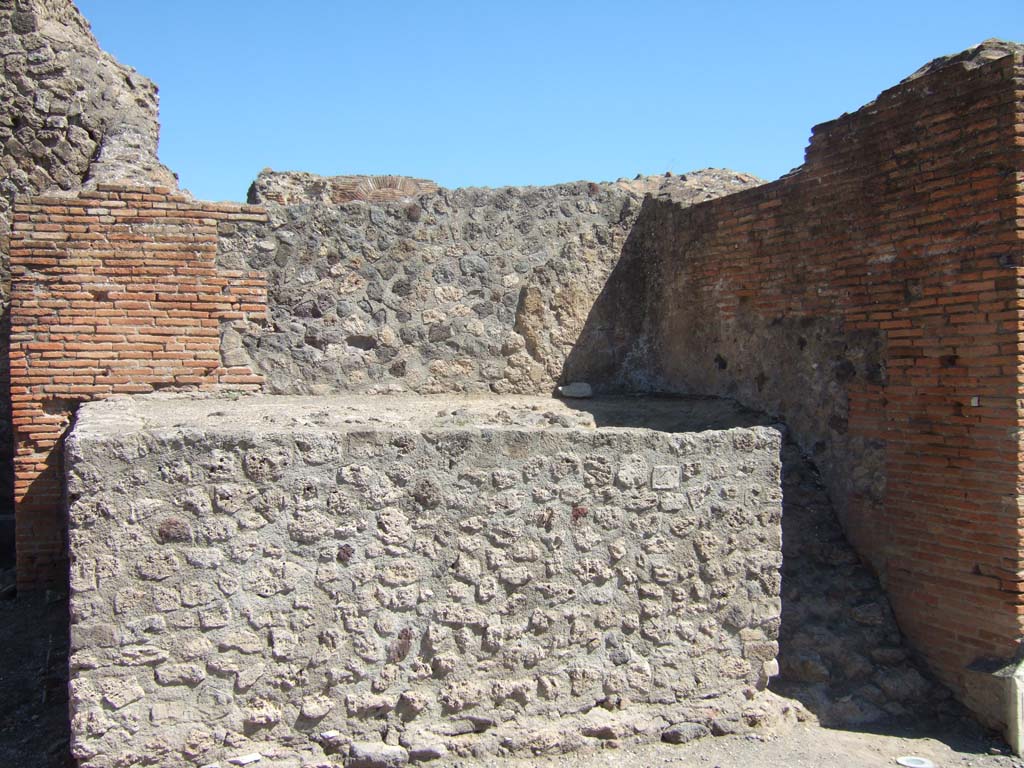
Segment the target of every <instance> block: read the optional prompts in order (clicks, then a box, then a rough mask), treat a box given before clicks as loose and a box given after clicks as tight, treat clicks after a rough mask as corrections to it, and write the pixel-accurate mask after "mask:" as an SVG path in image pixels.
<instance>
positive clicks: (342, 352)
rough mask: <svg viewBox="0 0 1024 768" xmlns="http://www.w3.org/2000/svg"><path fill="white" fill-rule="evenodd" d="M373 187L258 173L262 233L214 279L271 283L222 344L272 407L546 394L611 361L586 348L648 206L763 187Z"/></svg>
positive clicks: (598, 336)
mask: <svg viewBox="0 0 1024 768" xmlns="http://www.w3.org/2000/svg"><path fill="white" fill-rule="evenodd" d="M376 178H377V177H333V178H331V177H315V176H311V175H309V174H294V173H285V174H278V173H273V172H270V171H265V172H264V173H263V174H261V175H260V177H259V179H257V180H256V182H255V183H254V184H253V188H252V190H251V191H250V199H251V200H252V201H253V202H259V203H262V204H264V205H266V206H267V208H268V210H269V212H270V219H271V220H270V222H269V223H268V224H266V225H258V226H256V225H239V226H233V227H231V228H230V229H228V230H225V231H224V232H222V235H221V240H220V262H221V264H222V265H224V266H227V267H248V268H255V269H260V270H265V271H266V272H267V275H268V284H269V289H270V305H271V321H272V323H271V326H270V327H269V328H268V329H259V328H252V327H248V326H244V327H238V328H233V327H225V328H224V329H223V334H224V336H223V338H224V343H225V345H226V346H227V347H229V348H230V353H231V355H232V360H233V361H235V360H236V358H237V361H238V362H240V363H243V362H247V361H251V363H252V364H253V365H254V366H255V367H256V368H257V369H258V370H259V371H260V372H261V373H263V374H264V375H265V376H266V377H267V383H268V387H269V389H270V391H271V392H277V393H282V394H294V393H308V394H325V393H329V392H339V391H364V392H386V391H405V392H420V393H438V392H485V393H486V392H496V393H519V394H548V393H550V392H551V391H552V390H553V388H554V386H555V384H556V383H558V382H561V381H563V370H562V369H563V365H564V363H565V360H566V358H567V356H568V355H569V352H570V350H572V349H574V348H576V350H577V351H576V355H577V356H580V355H584V356H594V355H596V356H598V357H600V358H601V359H604V357H605V356H606V355H607V351H608V349H609V343H608V339H606V338H605V337H604V334H603V331H601V330H599V329H598V330H595V331H593V332H590V333H588V335H587V336H585V337H581V333H583V331H584V328H585V326H586V322H587V318H588V315H589V312H590V309H591V306H592V305H593V303H594V301H595V299H596V298H597V296H598V294H599V293H600V292H601V289H602V288H603V287H604V282H605V280H606V278H607V277H608V275H609V274H610V273H611V270H612V268H613V267H614V266H615V263H616V261H617V260H618V258H619V254H620V253H621V252H622V250H623V248H624V247H625V245H626V241H627V238H628V236H629V233H630V229H631V227H632V226H633V223H634V222H635V220H636V217H637V214H638V213H639V210H640V204H641V201H642V199H643V195H644V194H646V193H652V194H657V195H659V196H665V197H671V198H672V199H677V200H680V201H684V202H687V203H694V202H698V201H700V200H704V199H711V198H713V197H717V196H719V195H723V194H727V193H729V192H734V191H737V190H740V189H745V188H747V187H750V186H753V185H755V184H757V183H758V180H757V179H756V178H755V177H752V176H748V175H746V174H738V173H735V172H732V171H719V170H713V169H709V170H705V171H698V172H695V173H693V174H689V175H686V176H668V177H646V178H642V179H638V180H634V181H633V182H624V181H623V182H616V183H605V184H596V183H591V182H577V183H573V184H561V185H557V186H552V187H523V188H517V187H507V188H500V189H472V188H470V189H451V190H450V189H438V188H436V187H435V186H434V185H431V184H429V183H428V182H423V181H422V180H414V179H404V180H402V177H388V178H391V179H392V185H391V187H390V188H391V189H394V190H398V191H400V192H401V195H399V196H400V197H402V198H403V199H396V198H394V196H391V195H389V194H384V192H385V191H386V190H387V189H388V188H387V187H383V186H382V187H381V188H380V189H377V190H376V191H374V192H373V193H372V194H371V193H370V192H366V194H360V195H356V194H355V193H354V192H353V190H354V189H355V188H356V187H358V186H359V184H363V185H364V186H366V185H370V184H371V182H373V180H374V179H376ZM360 179H361V180H362V181H359V180H360ZM373 183H377V182H373ZM367 189H369V187H367ZM396 194H397V192H396ZM584 350H585V352H584Z"/></svg>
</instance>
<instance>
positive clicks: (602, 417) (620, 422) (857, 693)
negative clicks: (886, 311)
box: [561, 197, 962, 727]
mask: <svg viewBox="0 0 1024 768" xmlns="http://www.w3.org/2000/svg"><path fill="white" fill-rule="evenodd" d="M673 209H674V210H673ZM677 210H681V209H678V208H676V207H675V206H671V205H666V204H665V203H663V202H661V201H657V200H654V199H653V198H650V197H648V198H647V199H646V200H645V201H644V204H643V206H642V208H641V212H640V215H639V217H638V219H637V221H636V224H635V226H634V227H633V229H632V231H631V232H630V234H629V237H628V238H627V240H626V243H625V245H624V247H623V250H622V255H621V258H620V259H619V261H618V263H617V265H616V266H615V268H614V270H613V271H612V273H611V275H610V277H609V279H608V281H607V283H606V284H605V285H604V287H603V289H602V290H601V292H600V295H599V296H598V298H597V300H596V301H595V303H594V305H593V307H592V309H591V311H590V313H589V315H588V317H587V319H586V322H585V324H584V327H583V330H582V332H581V334H580V338H579V341H578V342H577V344H576V345H575V346H574V347H573V349H572V350H571V352H570V353H569V355H568V356H567V358H566V362H565V366H564V369H563V371H562V376H561V381H563V382H567V383H568V382H573V381H585V382H587V383H589V384H591V386H592V387H593V389H594V391H595V392H596V393H599V394H614V395H619V396H621V397H617V398H614V400H615V401H618V402H619V406H618V407H617V408H612V409H609V408H608V407H607V400H605V399H604V398H601V397H598V398H595V399H593V400H588V399H578V400H569V401H567V402H568V404H569V405H570V406H571V407H573V408H576V409H579V410H582V411H587V412H590V413H592V414H593V417H594V420H595V423H597V425H598V426H611V427H645V428H651V429H659V430H665V431H699V430H700V429H709V428H717V429H720V428H729V427H732V426H751V425H754V424H773V423H777V422H778V421H779V419H778V414H780V413H782V412H783V410H784V409H783V400H782V398H783V397H785V395H783V394H776V392H777V390H779V388H780V387H781V388H782V389H783V390H788V391H789V394H788V396H789V397H793V395H794V392H800V391H801V389H800V388H801V387H803V388H805V389H810V383H811V382H812V381H813V380H812V378H811V377H810V376H808V375H805V373H804V372H803V369H804V368H806V367H807V366H809V365H813V364H815V361H817V360H825V361H837V362H835V367H836V369H837V371H839V374H840V376H841V374H842V370H844V366H843V361H844V360H845V359H846V358H845V357H844V355H848V354H850V352H851V350H852V349H856V348H857V345H860V346H861V347H864V348H869V349H871V350H876V347H877V339H876V338H874V337H872V338H870V339H866V340H864V339H853V340H852V341H851V340H850V338H849V335H848V336H847V337H846V338H844V337H843V336H842V332H841V325H840V323H839V321H838V320H837V319H836V318H830V317H816V318H801V317H795V318H787V317H781V318H778V319H777V320H776V321H774V322H771V323H765V322H763V320H762V321H760V322H759V320H758V318H757V317H756V312H753V311H751V310H750V308H749V307H748V308H745V309H744V308H741V311H740V312H738V313H737V317H736V326H735V327H733V328H728V327H727V326H726V325H725V324H723V323H721V321H720V320H719V318H718V317H717V316H716V314H715V312H714V311H713V308H711V307H702V306H701V304H700V297H699V296H697V295H692V296H690V295H687V289H686V286H685V282H684V281H685V276H684V274H683V267H684V265H685V263H686V257H687V253H686V249H685V247H684V248H683V249H682V250H680V248H679V242H677V240H676V233H677V232H678V231H679V230H678V229H677V227H676V226H666V224H675V223H676V222H675V221H673V216H674V214H675V212H676V211H677ZM683 240H685V238H683ZM680 287H682V290H680ZM673 329H677V330H676V333H682V334H686V335H687V336H688V339H687V340H686V341H681V340H679V339H666V335H667V334H670V333H671V332H672V330H673ZM691 329H692V331H691ZM738 337H744V338H743V339H742V342H741V343H738V340H737V339H738ZM718 340H725V343H723V344H722V345H721V347H720V348H721V349H724V348H728V349H729V350H731V352H730V356H733V357H735V354H734V352H735V351H736V350H740V351H742V350H743V349H744V348H745V345H746V346H747V347H749V346H754V345H756V346H759V347H760V349H757V350H752V352H751V356H750V359H749V360H747V359H737V360H734V361H728V360H725V359H724V357H722V356H721V355H720V354H716V353H715V346H716V341H718ZM786 345H788V347H787V346H786ZM790 347H791V348H790ZM680 348H682V349H684V350H685V355H686V361H685V362H686V364H687V365H689V366H690V369H689V370H686V369H685V368H684V369H683V370H682V371H681V370H680V366H679V363H678V361H668V362H667V363H666V361H665V360H664V359H663V358H664V356H665V355H666V354H672V350H673V349H675V350H678V349H680ZM666 350H668V351H667V352H666ZM876 354H877V351H876ZM764 355H774V356H775V357H776V358H778V360H777V361H776V365H777V366H778V368H785V367H787V366H788V367H789V369H790V370H791V371H792V378H791V379H788V380H786V381H782V382H779V381H775V382H768V381H766V380H765V377H764V374H763V373H761V374H760V375H758V373H757V371H758V370H759V369H760V368H759V366H761V365H763V364H764V363H763V361H762V360H759V359H758V358H759V356H761V357H763V356H764ZM868 357H872V356H870V355H869V356H868ZM873 359H874V357H872V360H873ZM708 361H710V362H708ZM868 362H871V361H868ZM857 364H858V368H864V367H866V366H867V363H865V362H864V361H862V360H858V361H857ZM846 365H847V366H849V365H850V364H849V363H846ZM701 368H705V369H706V370H701ZM666 371H667V374H666ZM746 379H749V381H746ZM748 386H749V387H750V388H752V390H753V391H755V392H756V393H757V394H758V395H759V396H760V397H750V396H748V393H747V392H746V390H745V388H746V387H748ZM638 394H644V395H646V397H645V398H643V399H637V400H635V401H632V402H633V405H634V407H630V402H631V398H630V397H629V396H630V395H638ZM652 394H653V395H660V397H655V398H654V399H652V398H651V395H652ZM709 395H710V396H709ZM833 395H834V393H831V392H828V391H822V392H808V393H807V397H808V398H816V399H820V400H822V401H823V402H826V403H827V406H828V407H829V408H832V409H833V410H836V411H837V412H841V413H845V408H846V400H845V398H839V399H837V398H835V397H834V396H833ZM723 398H727V399H723ZM737 401H738V402H737ZM751 401H754V402H758V403H759V404H761V405H768V406H769V407H768V408H766V409H765V410H767V411H768V412H769V413H768V414H766V413H764V412H762V411H758V410H752V409H750V408H747V407H744V405H743V404H746V403H750V402H751ZM652 402H653V403H656V404H657V403H661V405H659V406H655V407H654V408H653V411H654V412H653V413H652V408H651V407H650V406H649V405H648V404H650V403H652ZM738 403H739V404H738ZM804 415H805V414H801V415H798V417H797V418H801V417H803V416H804ZM840 420H841V419H840V417H833V423H832V424H830V426H831V427H832V428H834V429H835V428H838V429H843V427H844V425H843V424H840V423H839V422H840ZM795 426H801V427H802V426H804V425H803V424H801V425H795ZM783 429H785V430H786V431H787V432H788V431H789V430H788V428H786V427H783ZM798 431H799V430H798ZM806 432H807V430H805V433H806ZM810 433H811V434H814V431H813V430H810ZM795 437H796V436H795V435H789V437H788V439H787V440H786V441H785V444H784V447H783V451H782V456H781V460H782V486H783V520H782V529H783V555H784V560H783V566H782V569H781V595H782V618H781V625H780V626H779V627H778V637H779V644H780V648H779V654H778V659H779V664H780V675H779V676H778V677H777V678H776V679H775V680H774V681H773V683H772V688H773V690H776V691H777V692H779V693H781V694H783V695H786V696H789V697H792V698H795V699H797V700H799V701H800V702H801V703H803V704H804V705H805V706H806V707H807V708H808V709H809V710H811V712H813V713H814V714H815V715H816V716H817V717H818V718H819V720H820V721H821V722H822V724H824V725H828V726H839V727H852V726H858V727H859V726H864V725H866V724H869V723H874V724H878V723H880V722H882V721H885V722H889V723H891V722H894V721H900V720H901V719H907V720H910V719H915V718H917V719H920V718H929V717H937V716H943V715H950V716H956V717H958V716H961V715H962V709H961V708H960V707H959V705H957V704H956V703H955V702H954V701H953V700H952V698H951V696H950V694H949V691H948V690H946V689H945V688H944V687H943V686H942V685H940V684H939V683H936V682H935V681H934V679H933V677H932V676H931V675H930V674H929V673H928V672H927V671H925V667H924V666H923V665H921V664H919V663H918V661H917V660H916V659H914V658H913V657H912V654H911V651H910V650H909V648H908V647H907V646H906V644H905V642H904V639H903V636H902V634H901V632H900V630H899V627H898V626H897V624H896V621H895V618H894V616H893V613H892V610H891V608H890V605H889V601H888V599H887V597H886V596H885V593H884V591H883V590H882V587H881V585H880V583H879V581H878V579H877V578H876V577H875V575H874V574H873V573H872V571H871V569H870V568H869V567H868V566H866V565H865V564H864V563H863V562H862V561H861V559H860V558H859V557H858V555H857V554H856V552H855V551H854V550H853V548H852V547H851V545H850V544H849V543H848V541H847V539H846V536H845V535H844V533H843V529H842V527H841V525H840V523H839V520H838V518H837V516H836V514H835V510H834V508H833V504H832V500H831V499H830V498H829V493H828V491H827V490H826V488H825V486H824V484H823V483H822V480H821V477H820V476H819V474H818V470H817V468H816V467H815V464H814V461H813V460H812V458H809V457H808V455H807V454H805V453H804V452H803V451H802V450H801V448H800V447H799V446H798V445H797V443H796V442H795V439H794V438H795ZM809 452H810V455H811V456H812V457H816V458H820V459H825V458H826V457H827V452H826V449H825V448H824V447H818V446H809ZM819 454H820V456H819Z"/></svg>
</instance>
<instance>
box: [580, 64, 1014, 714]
mask: <svg viewBox="0 0 1024 768" xmlns="http://www.w3.org/2000/svg"><path fill="white" fill-rule="evenodd" d="M1022 74H1024V73H1022V69H1021V53H1020V50H1019V48H1018V49H1014V48H1013V47H1012V46H1010V47H1006V46H1003V45H998V44H989V45H987V46H983V47H982V48H980V49H977V50H973V51H969V52H967V53H966V54H964V55H962V56H960V57H957V58H955V59H952V60H946V61H942V62H939V63H938V64H937V65H935V66H933V67H931V68H929V69H926V70H925V71H923V72H921V73H919V74H918V75H917V76H915V77H914V78H912V79H910V80H908V81H906V82H904V83H901V84H900V85H898V86H896V87H895V88H892V89H890V90H889V91H886V92H885V93H883V94H882V95H881V96H880V97H879V98H878V99H877V100H876V101H875V102H874V103H872V104H870V105H868V106H866V107H864V108H863V109H861V110H859V111H858V112H856V113H854V114H852V115H846V116H844V117H842V118H840V119H838V120H836V121H834V122H831V123H826V124H824V125H821V126H818V127H817V128H816V129H815V132H814V137H813V140H812V142H811V145H810V148H809V149H808V152H807V162H806V164H805V165H804V166H802V167H801V168H799V169H798V170H797V171H796V172H794V173H792V174H790V175H789V176H787V177H784V178H783V179H781V180H779V181H777V182H774V183H772V184H768V185H765V186H763V187H760V188H758V189H754V190H750V191H746V192H741V193H739V194H737V195H733V196H730V197H727V198H723V199H720V200H717V201H713V202H710V203H705V204H702V205H698V206H695V207H693V208H689V209H682V208H680V207H679V206H675V205H672V204H670V203H665V202H660V201H656V200H649V201H647V202H646V203H645V206H644V209H643V211H642V212H641V214H640V216H639V219H638V224H637V227H636V231H635V232H634V235H633V238H632V239H631V242H632V244H633V246H634V247H633V248H631V250H630V252H629V253H627V254H626V255H624V256H623V259H622V260H621V261H620V262H619V267H618V268H617V270H616V272H615V273H614V274H613V275H612V277H611V278H610V280H609V283H608V287H607V289H606V291H605V293H604V294H603V295H602V297H601V300H600V301H599V302H598V305H597V306H596V307H595V309H594V311H593V313H592V315H591V318H590V320H588V323H595V324H597V325H606V324H607V323H609V322H618V323H619V324H620V326H621V327H622V328H623V330H621V331H620V333H619V335H620V336H621V337H624V338H632V339H633V341H632V342H630V343H628V344H624V345H623V346H622V347H621V348H620V349H619V350H618V352H617V355H618V357H619V360H620V361H622V362H621V363H620V366H619V368H618V371H617V376H613V377H608V378H606V379H605V381H606V383H607V385H608V386H610V387H615V386H619V387H621V386H625V387H630V386H631V385H632V384H633V383H635V382H636V381H638V377H639V381H640V382H641V383H647V384H649V383H650V382H653V383H654V385H655V386H657V387H659V388H663V389H667V390H674V391H690V392H698V393H703V394H719V395H726V396H730V397H735V398H737V399H738V400H740V401H741V402H743V403H744V404H746V405H749V406H752V407H757V408H762V409H765V410H766V411H768V412H769V413H773V414H776V415H778V416H779V417H781V418H782V419H783V420H784V421H785V422H786V423H787V425H788V426H789V427H790V429H791V430H792V431H793V433H794V435H795V436H796V437H797V438H798V439H799V441H800V442H801V444H802V445H803V446H804V448H805V449H806V450H808V451H809V452H810V453H811V454H812V455H813V456H814V458H815V459H816V461H817V462H818V463H819V466H821V468H822V470H823V474H824V476H825V478H826V481H827V484H828V486H829V489H830V492H831V494H832V496H833V501H834V502H835V503H836V506H837V509H838V511H839V513H840V516H841V519H842V521H843V523H844V526H845V528H846V531H847V533H848V535H849V536H850V537H851V539H852V541H853V543H854V544H855V545H856V546H857V548H858V550H859V551H860V552H861V553H862V555H864V556H866V557H867V558H868V559H869V560H870V562H871V563H872V564H873V566H874V567H875V569H876V570H877V571H878V573H879V574H880V575H881V577H882V580H883V583H884V585H885V586H886V589H887V591H888V594H889V596H890V599H891V601H892V603H893V607H894V609H895V611H896V614H897V617H898V619H899V622H900V626H901V628H902V629H903V630H904V631H905V632H906V633H907V635H908V636H909V637H910V639H911V641H912V642H913V643H914V645H915V646H916V647H917V648H918V649H919V650H921V651H923V652H924V653H925V654H926V656H927V658H928V659H929V661H930V662H931V664H932V666H933V668H934V669H935V670H937V671H938V672H939V673H940V674H941V676H942V677H943V679H944V680H945V681H946V682H948V683H949V684H951V685H952V686H953V687H954V689H955V690H958V691H959V692H960V694H961V695H962V696H964V697H966V698H967V699H968V700H969V702H971V701H973V697H974V696H975V693H974V692H972V691H971V690H969V689H970V688H971V686H972V683H971V681H970V675H969V674H968V673H966V672H965V666H967V665H968V664H971V663H972V662H975V661H976V660H978V659H979V658H985V657H996V658H1001V659H1010V658H1013V657H1014V655H1015V654H1016V652H1017V649H1018V644H1019V642H1020V638H1021V635H1022V623H1021V613H1022V607H1024V606H1022V603H1024V601H1022V592H1024V586H1022V583H1024V581H1022V580H1024V563H1022V561H1021V552H1020V534H1019V532H1020V529H1021V514H1020V497H1019V495H1018V494H1019V488H1020V484H1021V469H1020V464H1019V461H1020V455H1019V445H1020V435H1019V428H1020V425H1021V412H1020V410H1019V400H1018V398H1019V393H1020V373H1019V371H1020V368H1019V365H1020V354H1021V352H1022V351H1024V346H1022V339H1021V326H1020V325H1019V323H1020V320H1021V301H1022V298H1024V296H1022V288H1024V282H1022V280H1024V271H1022V269H1021V267H1022V265H1024V249H1022V235H1024V232H1022V226H1024V216H1022V215H1021V214H1022V203H1024V194H1022V186H1021V185H1022V180H1024V162H1022V153H1024V80H1022ZM584 333H586V331H584ZM570 362H573V361H572V360H570ZM585 363H586V361H585V360H584V361H582V364H583V367H584V369H585V368H586V365H585ZM596 375H597V374H595V377H596ZM973 703H974V705H975V706H976V707H978V708H984V705H982V704H979V703H978V702H977V701H974V702H973Z"/></svg>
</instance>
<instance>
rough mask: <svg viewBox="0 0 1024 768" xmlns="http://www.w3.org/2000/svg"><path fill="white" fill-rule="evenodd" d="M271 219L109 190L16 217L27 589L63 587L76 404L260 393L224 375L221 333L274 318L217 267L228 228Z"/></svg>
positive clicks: (18, 502)
mask: <svg viewBox="0 0 1024 768" xmlns="http://www.w3.org/2000/svg"><path fill="white" fill-rule="evenodd" d="M265 218H266V216H265V214H264V213H263V211H262V209H260V208H257V207H255V206H245V205H235V204H215V203H201V202H196V201H194V200H192V199H190V198H189V197H188V196H186V195H182V194H178V193H175V192H172V190H170V189H169V188H166V187H131V186H118V185H100V186H99V187H98V189H97V190H96V191H89V192H82V193H80V194H79V195H78V196H77V197H67V198H52V197H34V198H29V199H25V200H20V201H19V202H18V203H17V205H16V206H15V212H14V224H13V231H12V238H11V246H10V259H11V272H12V276H13V287H12V294H11V346H10V356H11V402H12V412H13V424H14V434H15V459H14V464H15V515H16V544H17V558H18V583H19V586H20V587H36V586H40V585H43V584H47V583H51V582H54V581H56V580H58V579H62V578H63V574H64V569H65V564H66V557H67V555H66V536H67V532H66V528H67V526H66V521H65V518H64V513H63V511H62V482H63V473H62V468H61V450H60V448H61V441H62V437H63V435H64V432H65V431H66V429H67V427H68V425H69V423H70V421H71V419H72V418H73V414H74V411H75V408H76V407H77V404H78V403H80V402H83V401H87V400H95V399H99V398H104V397H108V396H111V395H117V394H135V393H145V392H153V391H155V390H157V389H202V390H207V389H218V388H228V389H237V390H251V389H258V388H259V387H260V384H261V382H262V378H261V377H260V376H257V375H255V374H254V373H253V372H252V370H250V369H249V368H248V367H225V366H223V365H222V364H221V357H220V326H221V323H222V322H229V321H247V320H253V321H256V322H262V320H263V318H264V317H265V315H266V284H265V280H264V278H263V276H262V274H261V273H258V272H244V271H238V270H223V269H218V268H217V267H216V264H215V261H216V255H217V228H218V225H219V224H220V223H221V222H224V221H264V220H265Z"/></svg>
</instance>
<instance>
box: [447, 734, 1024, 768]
mask: <svg viewBox="0 0 1024 768" xmlns="http://www.w3.org/2000/svg"><path fill="white" fill-rule="evenodd" d="M904 756H914V757H923V758H926V759H928V760H931V762H932V763H934V765H935V766H937V768H967V766H971V767H972V768H1021V767H1022V766H1024V761H1022V760H1020V759H1019V758H1016V757H1013V756H1011V755H1009V754H1008V749H1007V747H1006V745H1005V744H1004V743H1003V742H1002V741H1001V740H999V739H997V738H993V737H991V736H989V735H987V734H985V733H983V732H982V731H981V729H979V728H977V727H976V726H974V725H973V724H971V723H962V724H959V725H958V726H953V727H950V726H948V725H947V726H946V727H945V728H944V729H943V728H942V727H941V726H932V727H928V726H927V725H924V724H918V725H915V726H910V727H907V728H903V729H900V730H899V731H894V732H892V733H882V732H880V731H879V732H873V733H872V732H867V731H863V732H855V731H841V730H830V729H826V728H822V727H820V726H817V725H810V724H800V725H797V726H794V727H792V728H791V729H790V730H789V731H788V732H786V733H782V734H777V735H771V734H764V735H762V734H757V735H753V736H720V737H709V738H705V739H700V740H698V741H693V742H690V743H689V744H683V745H680V746H673V745H670V744H646V745H631V746H624V747H621V748H618V749H605V750H603V751H601V752H597V753H590V754H586V755H581V754H572V755H559V756H557V757H550V758H531V759H518V760H512V759H505V760H486V761H480V762H477V761H473V762H471V761H459V762H454V763H452V764H451V765H453V766H458V767H459V768H528V767H530V768H532V767H533V766H536V767H537V768H569V767H570V766H572V768H658V767H663V768H830V767H832V766H835V767H836V768H880V767H881V766H893V768H897V767H898V763H897V762H896V758H898V757H904Z"/></svg>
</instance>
